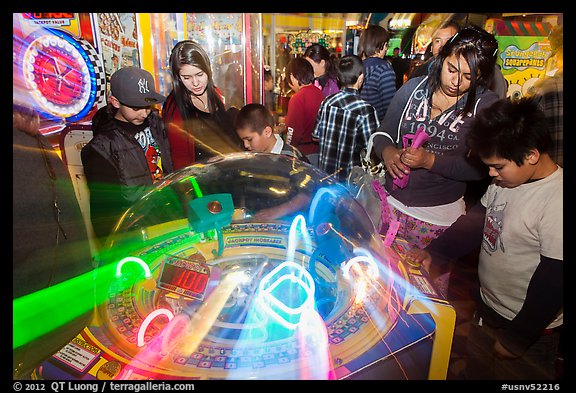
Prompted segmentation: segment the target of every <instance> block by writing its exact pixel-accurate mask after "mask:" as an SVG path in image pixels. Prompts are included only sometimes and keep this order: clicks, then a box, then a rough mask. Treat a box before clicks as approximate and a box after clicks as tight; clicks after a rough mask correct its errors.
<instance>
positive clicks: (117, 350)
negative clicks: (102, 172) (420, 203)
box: [13, 152, 455, 381]
mask: <svg viewBox="0 0 576 393" xmlns="http://www.w3.org/2000/svg"><path fill="white" fill-rule="evenodd" d="M406 247H407V245H406V244H405V243H401V242H400V243H398V244H396V245H395V246H393V247H391V248H389V247H386V246H385V245H384V242H383V240H382V239H381V237H380V236H378V235H377V231H376V230H375V229H374V225H373V224H372V222H371V221H370V219H369V217H368V216H367V214H366V212H365V211H364V209H363V208H362V207H361V205H360V204H359V203H358V202H357V201H356V200H355V199H354V198H353V197H352V196H351V194H350V193H349V192H348V191H347V190H346V188H344V187H343V186H342V185H341V184H339V183H337V182H336V181H335V180H333V179H332V178H331V177H330V176H328V175H327V174H326V173H324V172H322V171H320V170H319V169H317V168H314V167H312V166H311V165H309V164H306V163H303V162H300V161H298V160H294V159H293V158H291V157H287V156H283V155H275V154H266V153H248V152H246V153H237V154H231V155H226V156H224V157H219V158H215V159H212V160H209V161H208V162H206V163H197V164H195V165H192V166H189V167H187V168H184V169H181V170H179V171H177V172H174V173H172V174H170V175H169V176H167V177H166V178H165V179H164V180H163V181H162V182H161V184H159V185H157V186H155V187H153V188H151V189H150V191H149V192H148V193H147V194H146V195H145V196H144V197H143V198H142V199H141V200H139V201H138V202H136V203H135V204H134V205H133V207H131V208H130V209H129V210H127V211H126V212H125V214H124V215H123V217H122V218H121V220H120V221H119V223H118V224H117V226H116V228H115V231H114V233H113V234H112V236H111V237H110V238H109V239H108V241H107V243H106V245H105V246H104V247H103V249H102V251H101V254H100V265H99V266H98V267H97V268H96V269H95V270H94V271H93V272H90V273H87V274H85V275H84V276H79V277H77V278H75V279H73V280H70V281H69V282H66V283H65V285H66V290H65V291H60V292H58V289H59V288H52V289H53V291H50V288H49V290H46V291H43V293H42V296H43V299H44V302H43V304H44V305H45V306H44V307H42V308H39V307H34V301H35V298H34V295H35V294H31V295H30V297H28V298H27V299H25V300H26V302H14V344H13V347H14V348H16V347H18V346H19V345H24V344H25V343H27V342H28V341H29V340H31V339H33V338H34V337H38V336H41V334H42V331H47V330H50V329H55V330H57V329H58V326H56V325H54V326H50V325H49V324H50V323H51V321H53V320H56V319H58V318H57V317H59V316H60V315H61V314H63V313H65V312H67V311H68V310H69V309H72V308H80V309H84V310H89V309H93V317H92V319H91V321H90V322H89V323H88V324H87V326H86V327H85V328H84V329H83V330H82V331H80V332H79V333H78V334H76V333H74V336H73V337H70V340H69V342H68V343H67V344H65V345H64V346H63V347H62V348H61V349H59V350H57V351H55V352H54V353H50V354H47V356H46V358H45V360H44V361H42V362H41V363H40V364H38V365H37V366H36V367H34V370H33V372H32V374H31V377H32V378H35V379H58V380H68V379H78V380H84V381H87V380H97V379H98V380H110V379H117V380H136V379H161V380H171V379H179V380H183V379H203V380H205V379H258V380H262V379H275V380H286V379H395V380H413V379H418V380H421V379H445V378H446V373H447V369H448V360H449V356H450V349H451V345H452V337H453V332H454V323H455V312H454V309H453V308H452V307H451V306H450V304H448V303H447V302H446V301H445V300H444V299H443V298H441V297H440V296H439V295H438V294H437V292H436V290H435V289H434V288H433V286H432V285H431V283H430V280H429V278H428V277H427V275H426V274H425V273H423V272H422V271H421V270H420V269H418V268H416V267H413V266H410V265H409V264H408V263H406V261H405V260H404V259H403V257H402V255H403V253H404V252H405V251H406ZM60 289H61V288H60ZM61 293H66V294H67V297H66V298H65V299H62V298H61V297H60V298H59V297H58V296H61ZM50 296H54V298H53V299H54V302H53V303H52V302H51V301H47V299H49V297H50ZM94 299H95V301H96V304H95V305H94V303H93V300H94ZM47 316H50V318H47ZM38 321H45V322H42V323H41V324H40V323H39V322H38ZM40 325H41V326H40ZM40 329H43V330H42V331H39V330H40ZM37 330H38V331H37Z"/></svg>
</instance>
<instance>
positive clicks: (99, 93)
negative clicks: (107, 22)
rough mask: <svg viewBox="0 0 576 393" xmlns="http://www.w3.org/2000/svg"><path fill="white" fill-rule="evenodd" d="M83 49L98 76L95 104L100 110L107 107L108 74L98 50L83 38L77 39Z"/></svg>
mask: <svg viewBox="0 0 576 393" xmlns="http://www.w3.org/2000/svg"><path fill="white" fill-rule="evenodd" d="M75 39H76V41H78V43H79V44H80V46H81V47H82V49H84V51H85V52H86V54H87V55H88V58H89V59H90V61H91V62H92V65H93V66H94V73H95V74H96V75H95V77H96V99H95V101H94V104H95V105H96V106H97V107H98V108H100V107H102V106H104V105H106V73H105V71H104V62H103V61H102V58H101V56H100V54H98V52H96V49H94V47H93V46H92V45H90V43H89V42H88V41H86V40H85V39H83V38H76V37H75Z"/></svg>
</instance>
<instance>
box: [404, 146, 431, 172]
mask: <svg viewBox="0 0 576 393" xmlns="http://www.w3.org/2000/svg"><path fill="white" fill-rule="evenodd" d="M434 158H435V155H434V153H430V152H428V151H426V150H425V149H424V148H422V147H419V148H417V149H414V148H413V147H407V148H406V149H404V152H403V153H402V154H401V156H400V160H401V161H402V163H403V164H405V165H406V166H408V167H410V168H413V169H415V168H425V169H430V168H432V165H434Z"/></svg>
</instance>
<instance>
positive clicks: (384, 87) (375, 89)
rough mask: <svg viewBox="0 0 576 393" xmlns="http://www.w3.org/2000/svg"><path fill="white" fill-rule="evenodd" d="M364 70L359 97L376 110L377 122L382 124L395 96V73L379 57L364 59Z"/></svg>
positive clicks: (386, 61)
mask: <svg viewBox="0 0 576 393" xmlns="http://www.w3.org/2000/svg"><path fill="white" fill-rule="evenodd" d="M364 69H365V76H364V85H363V86H362V88H361V89H360V97H361V98H362V99H363V100H365V101H368V103H370V104H371V105H372V106H373V107H374V108H375V109H376V113H378V120H379V121H380V122H382V120H383V119H384V115H385V114H386V111H387V110H388V106H389V105H390V101H392V97H394V94H396V73H395V72H394V68H392V64H390V62H389V61H388V60H385V59H381V58H379V57H368V58H366V59H365V60H364Z"/></svg>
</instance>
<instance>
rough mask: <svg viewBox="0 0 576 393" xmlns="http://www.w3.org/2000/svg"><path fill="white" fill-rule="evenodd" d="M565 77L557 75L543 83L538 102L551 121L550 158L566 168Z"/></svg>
mask: <svg viewBox="0 0 576 393" xmlns="http://www.w3.org/2000/svg"><path fill="white" fill-rule="evenodd" d="M563 82H564V75H563V73H560V74H558V73H557V74H556V75H555V76H553V77H550V78H548V79H546V80H544V81H543V82H542V84H541V85H540V88H539V89H538V91H537V98H536V99H537V100H538V104H539V105H540V108H541V109H542V110H543V111H544V114H545V115H546V119H548V121H549V125H550V133H551V135H552V141H553V142H554V144H553V146H552V148H551V149H550V157H552V159H553V160H554V161H556V163H557V164H558V165H560V166H561V167H564V121H563V118H564V116H563V115H564V83H563Z"/></svg>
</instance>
